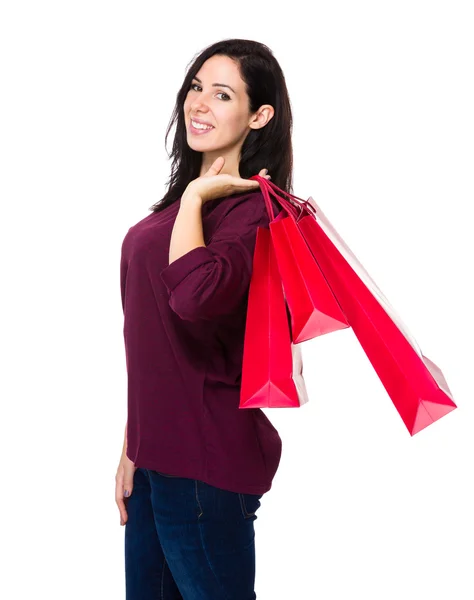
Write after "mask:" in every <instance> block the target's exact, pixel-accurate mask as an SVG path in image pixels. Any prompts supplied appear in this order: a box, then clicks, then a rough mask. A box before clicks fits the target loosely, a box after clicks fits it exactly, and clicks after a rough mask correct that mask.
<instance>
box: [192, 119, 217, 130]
mask: <svg viewBox="0 0 474 600" xmlns="http://www.w3.org/2000/svg"><path fill="white" fill-rule="evenodd" d="M191 124H192V126H193V127H195V128H196V129H212V126H211V125H204V124H203V123H196V121H191Z"/></svg>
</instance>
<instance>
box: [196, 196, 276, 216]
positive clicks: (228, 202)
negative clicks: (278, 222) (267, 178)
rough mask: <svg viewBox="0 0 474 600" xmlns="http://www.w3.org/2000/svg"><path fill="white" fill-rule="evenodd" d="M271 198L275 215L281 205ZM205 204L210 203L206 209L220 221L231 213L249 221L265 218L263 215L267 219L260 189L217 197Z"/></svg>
mask: <svg viewBox="0 0 474 600" xmlns="http://www.w3.org/2000/svg"><path fill="white" fill-rule="evenodd" d="M271 200H272V205H273V210H274V212H275V216H276V215H277V214H278V213H279V212H280V209H281V207H280V205H279V204H278V203H277V202H276V201H275V200H274V199H273V198H271ZM207 204H210V206H209V207H208V211H212V212H213V213H215V215H216V216H218V218H219V221H220V222H222V220H223V219H225V218H226V217H227V216H230V215H231V214H232V215H233V216H234V217H239V219H240V218H242V219H244V220H247V219H250V220H251V221H255V220H260V219H264V220H265V217H266V218H267V219H269V215H268V211H267V207H266V204H265V199H264V197H263V193H262V191H261V190H260V189H256V190H251V191H250V192H242V193H239V194H233V195H232V196H227V197H226V198H219V199H218V200H214V201H211V202H209V203H207Z"/></svg>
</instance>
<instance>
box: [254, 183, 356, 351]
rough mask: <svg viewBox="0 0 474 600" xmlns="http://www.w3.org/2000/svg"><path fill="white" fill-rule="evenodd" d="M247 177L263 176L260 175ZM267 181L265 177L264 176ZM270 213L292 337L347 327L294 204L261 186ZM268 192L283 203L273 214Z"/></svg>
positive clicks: (296, 339)
mask: <svg viewBox="0 0 474 600" xmlns="http://www.w3.org/2000/svg"><path fill="white" fill-rule="evenodd" d="M250 179H263V178H261V177H260V176H254V177H250ZM265 181H267V180H265ZM261 191H262V193H263V196H264V199H265V203H266V206H267V210H268V213H269V216H270V233H271V238H272V244H273V248H274V250H275V255H276V260H277V264H278V270H279V273H280V276H281V280H282V284H283V290H284V294H285V300H286V302H287V304H288V309H289V311H290V318H291V330H292V341H293V342H294V343H295V344H296V343H299V342H304V341H307V340H309V339H312V338H314V337H316V336H320V335H324V334H326V333H330V332H332V331H337V330H339V329H344V328H347V327H349V324H348V322H347V319H346V317H345V316H344V313H343V312H342V310H341V307H340V306H339V304H338V302H337V300H336V298H335V296H334V294H333V292H332V290H331V288H330V287H329V285H328V283H327V281H326V279H325V278H324V275H323V274H322V272H321V269H320V268H319V265H318V263H317V261H316V260H315V259H314V256H313V254H312V253H311V250H310V249H309V248H308V246H307V244H306V242H305V240H304V238H303V236H302V234H301V232H300V230H299V229H298V227H297V225H296V218H297V215H298V213H299V212H300V211H299V210H298V209H297V208H296V207H295V206H293V205H291V204H290V203H289V202H287V201H286V200H285V199H283V198H281V197H279V196H278V195H276V194H275V193H274V192H273V190H272V189H271V188H270V189H269V188H268V187H267V186H261ZM270 194H272V195H273V197H274V198H275V199H276V201H277V202H278V203H279V204H280V205H281V206H282V210H281V212H280V213H279V214H278V216H277V217H276V218H275V217H274V213H273V210H272V205H271V199H270Z"/></svg>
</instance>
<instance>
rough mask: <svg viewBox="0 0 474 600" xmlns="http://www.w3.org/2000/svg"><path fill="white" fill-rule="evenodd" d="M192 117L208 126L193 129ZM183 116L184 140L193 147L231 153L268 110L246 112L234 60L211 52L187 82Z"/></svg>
mask: <svg viewBox="0 0 474 600" xmlns="http://www.w3.org/2000/svg"><path fill="white" fill-rule="evenodd" d="M221 84H222V85H221ZM265 106H268V105H265ZM270 108H271V107H270ZM259 112H260V111H259ZM193 118H196V119H197V120H199V121H201V122H202V121H203V122H204V123H208V124H209V125H211V126H212V129H210V130H209V131H206V132H205V133H200V132H201V130H199V131H198V132H196V131H195V130H194V129H193V128H192V125H191V120H192V119H193ZM184 119H185V124H186V132H187V141H188V144H189V146H190V147H191V148H192V149H193V150H196V151H198V152H205V153H212V154H214V153H216V152H217V155H227V156H232V155H236V154H237V155H238V153H239V152H240V148H241V147H242V144H243V143H244V141H245V138H246V137H247V135H248V133H249V131H250V129H251V128H254V129H256V128H259V127H262V126H263V125H264V124H265V123H266V122H267V120H268V112H267V111H263V112H262V114H258V113H255V115H252V114H251V113H250V112H249V97H248V95H247V92H246V91H245V83H244V81H243V80H242V79H241V77H240V74H239V70H238V67H237V64H236V63H235V62H234V61H233V60H232V59H231V58H229V57H228V56H221V55H214V56H211V58H209V59H208V60H207V61H206V62H205V63H204V64H203V65H202V67H201V68H200V70H199V71H198V73H196V77H195V78H194V79H193V80H192V82H191V85H190V89H189V91H188V95H187V96H186V100H185V102H184Z"/></svg>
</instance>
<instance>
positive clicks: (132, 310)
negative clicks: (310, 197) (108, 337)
mask: <svg viewBox="0 0 474 600" xmlns="http://www.w3.org/2000/svg"><path fill="white" fill-rule="evenodd" d="M180 200H181V199H178V200H177V201H176V202H174V203H173V204H172V205H171V206H168V207H167V208H166V209H164V210H163V211H161V212H158V213H154V212H151V213H150V214H149V215H147V216H146V217H145V218H144V219H142V220H141V221H139V222H138V223H137V224H135V225H133V226H132V227H130V229H129V230H128V232H127V234H126V235H125V238H124V240H123V243H122V249H121V264H120V280H121V294H122V306H123V311H124V327H123V334H124V341H125V353H126V362H127V374H128V422H127V438H128V448H127V456H128V457H129V458H130V460H132V461H133V462H134V464H135V466H137V467H143V468H146V469H152V470H155V471H159V472H162V473H166V474H170V475H177V476H180V477H189V478H191V479H199V480H201V481H204V482H206V483H208V484H210V485H213V486H216V487H219V488H222V489H225V490H230V491H233V492H241V493H250V494H263V493H265V492H267V491H268V490H269V489H270V488H271V485H272V480H273V477H274V475H275V473H276V471H277V468H278V465H279V462H280V457H281V449H282V442H281V438H280V436H279V434H278V432H277V430H276V429H275V427H274V426H273V425H272V424H271V422H270V421H269V419H268V418H267V416H266V415H265V413H264V412H263V411H262V410H261V409H259V408H258V409H255V408H253V409H248V408H245V409H243V408H239V399H240V382H241V375H242V358H243V344H244V333H245V320H246V311H247V302H248V290H249V285H250V277H251V273H252V261H253V252H254V248H255V241H256V234H257V228H258V227H266V228H268V225H269V221H270V219H269V215H268V213H267V210H266V207H265V203H264V199H263V195H262V193H261V191H260V190H253V191H251V192H245V193H241V194H234V195H232V196H229V197H227V198H219V199H216V200H211V201H208V202H206V203H204V204H203V207H202V222H203V234H204V241H205V244H206V246H202V247H198V248H194V249H192V250H190V251H189V252H187V253H186V254H184V255H183V256H180V257H179V258H178V259H176V260H175V261H173V262H172V263H171V264H168V259H169V243H170V237H171V232H172V229H173V225H174V221H175V218H176V215H177V213H178V210H179V207H180ZM273 205H274V210H275V216H276V214H278V212H279V210H280V207H279V206H278V205H277V204H275V203H273Z"/></svg>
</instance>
